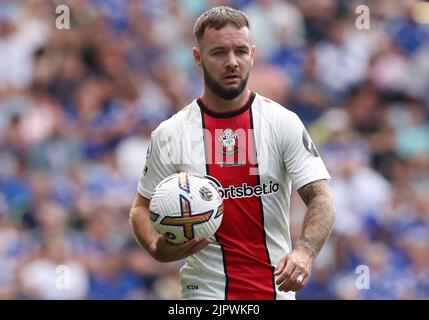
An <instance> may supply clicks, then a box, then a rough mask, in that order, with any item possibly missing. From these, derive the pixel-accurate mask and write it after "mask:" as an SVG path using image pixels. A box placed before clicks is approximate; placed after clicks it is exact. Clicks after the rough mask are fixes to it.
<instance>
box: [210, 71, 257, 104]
mask: <svg viewBox="0 0 429 320" xmlns="http://www.w3.org/2000/svg"><path fill="white" fill-rule="evenodd" d="M202 66H203V74H204V81H205V83H206V85H207V87H208V88H209V89H210V90H211V91H212V92H213V93H214V94H215V95H217V96H219V97H221V98H222V99H224V100H232V99H235V98H237V97H238V96H239V95H240V94H241V93H242V92H243V91H244V89H245V88H246V85H247V81H248V80H249V72H247V74H246V75H245V76H244V78H243V79H241V80H240V83H239V85H238V87H235V88H225V87H223V86H222V85H221V84H220V83H219V82H217V81H216V80H215V79H214V78H213V77H212V76H211V75H210V73H209V72H208V71H207V69H206V67H205V66H204V63H203V64H202Z"/></svg>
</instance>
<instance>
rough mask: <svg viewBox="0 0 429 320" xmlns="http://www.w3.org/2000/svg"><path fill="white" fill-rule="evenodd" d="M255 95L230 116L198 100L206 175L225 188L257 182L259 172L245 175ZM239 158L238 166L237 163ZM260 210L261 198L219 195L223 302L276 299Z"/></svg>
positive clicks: (251, 155)
mask: <svg viewBox="0 0 429 320" xmlns="http://www.w3.org/2000/svg"><path fill="white" fill-rule="evenodd" d="M254 97H255V94H253V93H252V96H251V99H249V101H248V102H247V103H246V105H245V106H244V107H243V108H241V109H239V110H238V111H236V112H233V113H230V114H218V113H213V112H211V111H210V110H208V109H207V108H206V107H205V106H204V104H203V103H202V102H201V100H198V104H199V106H200V108H201V110H202V117H203V127H204V128H205V129H206V130H207V131H205V139H204V140H205V144H206V146H205V147H206V161H207V165H206V167H207V174H209V175H211V176H213V177H215V178H216V179H217V180H219V182H220V183H221V184H222V186H223V187H224V188H227V187H229V186H231V185H233V186H235V187H241V186H242V185H243V184H247V186H248V187H255V186H256V185H258V184H259V176H258V175H254V174H253V175H251V174H249V173H250V172H251V171H250V169H251V168H253V170H255V168H257V162H256V157H255V154H256V153H255V151H256V150H255V147H254V138H253V133H252V131H251V129H252V119H251V104H252V102H253V100H254ZM228 129H229V130H228ZM240 162H241V163H242V165H237V164H238V163H240ZM222 163H223V164H222ZM228 163H229V164H228ZM231 163H232V164H233V165H232V166H231ZM262 210H263V208H262V201H261V198H260V197H257V196H252V197H243V198H239V197H236V195H235V197H234V198H233V199H232V198H231V197H230V198H229V199H224V216H223V220H222V224H221V226H220V228H219V229H218V231H217V232H216V238H217V240H218V241H219V243H220V245H221V247H222V250H223V258H224V267H225V275H226V282H227V283H226V289H225V291H226V292H225V298H226V299H228V300H230V299H232V300H238V299H240V300H241V299H252V300H253V299H254V300H262V299H265V300H268V299H275V289H274V283H273V268H272V266H271V262H270V259H269V256H268V250H267V247H266V243H265V231H264V225H263V212H262Z"/></svg>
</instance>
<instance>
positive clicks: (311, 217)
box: [298, 180, 335, 257]
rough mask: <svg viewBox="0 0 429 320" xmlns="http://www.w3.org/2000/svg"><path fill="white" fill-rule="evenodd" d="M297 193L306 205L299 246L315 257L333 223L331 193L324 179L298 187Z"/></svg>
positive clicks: (333, 209)
mask: <svg viewBox="0 0 429 320" xmlns="http://www.w3.org/2000/svg"><path fill="white" fill-rule="evenodd" d="M298 194H299V195H300V197H301V199H302V201H304V203H305V205H306V206H307V213H306V215H305V218H304V224H303V229H302V234H301V238H300V240H299V246H301V247H304V248H305V249H306V250H307V251H308V252H309V253H310V254H311V255H312V256H313V257H316V256H317V254H318V253H319V252H320V250H321V249H322V247H323V245H324V244H325V242H326V240H327V239H328V237H329V235H330V233H331V231H332V226H333V224H334V220H335V208H334V202H333V198H332V193H331V190H330V187H329V184H328V182H327V181H326V180H317V181H314V182H311V183H309V184H306V185H305V186H303V187H301V188H299V190H298Z"/></svg>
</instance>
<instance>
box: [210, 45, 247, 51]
mask: <svg viewBox="0 0 429 320" xmlns="http://www.w3.org/2000/svg"><path fill="white" fill-rule="evenodd" d="M225 49H228V47H227V46H217V47H214V48H211V49H209V52H212V51H216V50H225ZM234 49H240V50H249V46H247V45H244V44H243V45H240V46H234Z"/></svg>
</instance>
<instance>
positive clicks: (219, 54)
mask: <svg viewBox="0 0 429 320" xmlns="http://www.w3.org/2000/svg"><path fill="white" fill-rule="evenodd" d="M254 53H255V47H254V46H251V43H250V32H249V29H248V28H246V27H243V28H241V29H237V28H236V27H235V26H233V25H231V24H228V25H226V26H224V27H223V28H221V29H219V30H216V29H214V28H209V29H206V31H205V33H204V36H203V38H202V39H201V41H200V43H199V46H198V48H194V51H193V55H194V59H195V62H196V63H197V65H198V67H200V68H201V69H202V70H203V74H204V81H205V83H206V86H207V87H208V88H209V89H210V90H211V91H212V92H213V93H214V94H216V95H217V96H219V97H221V98H223V99H226V100H232V99H234V98H236V97H238V96H239V95H240V94H241V93H242V92H243V90H244V89H245V88H246V86H247V81H248V79H249V72H250V68H251V67H252V64H253V56H254Z"/></svg>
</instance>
